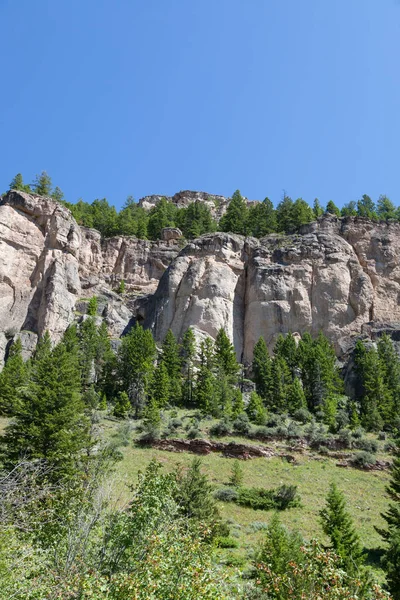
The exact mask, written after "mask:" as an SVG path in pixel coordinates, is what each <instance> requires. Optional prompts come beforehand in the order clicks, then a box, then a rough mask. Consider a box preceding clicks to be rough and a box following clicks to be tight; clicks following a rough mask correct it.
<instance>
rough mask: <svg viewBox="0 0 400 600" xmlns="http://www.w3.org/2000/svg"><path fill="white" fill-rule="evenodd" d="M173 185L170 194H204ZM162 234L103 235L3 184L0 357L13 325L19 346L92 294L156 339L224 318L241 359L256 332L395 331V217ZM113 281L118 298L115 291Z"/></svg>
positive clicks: (344, 337)
mask: <svg viewBox="0 0 400 600" xmlns="http://www.w3.org/2000/svg"><path fill="white" fill-rule="evenodd" d="M180 194H183V196H179V195H175V196H174V198H175V199H176V202H178V200H179V198H180V200H179V201H182V202H188V201H189V200H190V201H193V199H196V196H195V194H200V196H199V199H201V198H202V197H203V196H206V197H207V198H208V197H209V195H208V194H206V195H204V194H202V193H201V192H198V193H194V192H190V194H191V195H190V197H187V196H184V194H189V192H181V193H180ZM178 196H179V198H178ZM148 198H152V197H148ZM188 198H189V200H188ZM207 201H208V200H207ZM214 206H216V204H214ZM163 237H164V239H162V240H159V241H156V242H151V241H145V240H138V239H136V238H133V237H123V236H119V237H115V238H110V239H106V240H101V238H100V234H99V233H98V232H97V231H95V230H93V229H87V228H84V227H79V225H78V224H77V223H76V221H75V220H74V219H73V217H72V215H71V214H70V212H69V211H68V209H66V208H65V207H63V206H61V205H59V204H58V203H56V202H55V201H53V200H51V199H49V198H42V197H39V196H35V195H33V194H25V193H22V192H16V191H11V192H9V193H8V194H6V195H5V196H4V197H3V198H2V199H1V201H0V306H1V311H0V357H3V356H4V354H5V353H6V349H7V346H8V344H9V343H10V342H11V340H12V339H13V338H14V337H15V336H16V335H20V336H21V339H22V341H23V346H24V349H25V352H26V355H28V354H29V353H30V352H31V351H32V349H33V348H34V345H35V343H36V340H37V337H38V336H40V335H42V333H43V332H44V331H45V330H46V329H48V330H49V331H50V332H51V335H52V337H53V339H54V340H57V339H59V338H60V336H61V335H62V333H63V331H64V330H65V328H66V327H67V326H68V324H69V323H71V322H72V321H73V320H74V319H75V318H77V317H78V318H79V313H81V312H84V306H85V302H84V299H85V298H89V297H91V296H92V295H94V294H96V295H98V296H99V298H100V302H99V305H100V314H101V316H102V317H103V318H104V319H105V320H106V322H107V324H108V326H109V328H110V332H111V334H112V335H113V336H114V337H118V336H119V335H121V334H122V333H123V331H125V330H126V329H127V328H128V327H129V326H130V325H131V324H132V322H134V320H135V319H138V320H140V322H143V323H144V325H145V326H147V327H150V328H151V329H152V330H153V332H154V334H155V336H156V338H157V339H159V340H161V339H162V338H163V337H164V335H165V333H166V331H167V330H168V328H171V329H172V330H173V332H174V333H175V334H176V335H177V336H178V337H180V336H181V335H182V333H183V332H184V331H185V330H186V329H187V328H188V327H189V326H192V327H194V329H195V331H196V333H197V334H198V336H204V335H211V336H215V334H216V332H217V331H218V329H219V328H220V327H224V328H225V329H226V331H227V332H228V334H229V336H230V337H231V339H232V340H233V342H234V344H235V348H236V351H237V355H238V358H239V359H240V360H242V361H244V362H249V361H250V360H251V354H252V348H253V346H254V343H255V342H256V341H257V340H258V338H259V336H260V335H263V336H264V337H265V339H266V341H267V343H268V344H269V345H270V346H271V345H272V344H273V343H274V340H275V339H276V337H277V335H278V334H279V333H285V332H288V331H293V332H298V333H300V334H301V333H303V332H305V331H309V332H311V333H313V334H317V333H318V331H319V330H321V329H322V330H323V331H324V333H326V334H327V335H328V336H329V337H330V339H331V340H332V341H333V342H334V344H335V346H336V349H337V351H338V353H339V354H343V353H345V352H346V351H347V349H348V348H349V345H350V344H351V343H352V340H353V339H354V338H355V337H356V336H358V335H359V334H360V333H362V332H365V333H368V334H372V333H373V332H374V331H375V332H379V330H380V329H382V328H386V329H387V330H389V331H390V332H391V333H392V335H393V336H395V335H397V332H398V330H399V329H398V326H397V323H399V322H400V301H399V299H400V224H398V223H386V222H380V223H373V222H371V221H368V220H366V219H362V218H357V217H348V218H342V219H338V218H336V217H333V216H325V217H323V218H320V219H319V220H318V221H317V222H315V223H311V224H309V225H307V226H303V228H302V229H301V230H300V231H299V233H298V234H296V235H290V236H284V235H277V234H275V235H271V236H267V237H265V238H263V239H261V240H257V239H255V238H244V237H242V236H236V235H231V234H226V233H216V234H209V235H204V236H202V237H201V238H199V239H197V240H193V241H190V242H188V243H187V244H186V245H185V247H183V248H181V247H180V246H181V245H182V239H181V238H180V232H179V230H175V229H170V230H168V231H165V235H163ZM122 279H123V280H124V281H125V282H126V287H127V292H128V293H127V294H125V295H124V296H123V297H121V296H120V295H118V294H117V293H115V290H116V288H117V287H118V284H119V282H120V281H121V280H122ZM377 335H378V333H377Z"/></svg>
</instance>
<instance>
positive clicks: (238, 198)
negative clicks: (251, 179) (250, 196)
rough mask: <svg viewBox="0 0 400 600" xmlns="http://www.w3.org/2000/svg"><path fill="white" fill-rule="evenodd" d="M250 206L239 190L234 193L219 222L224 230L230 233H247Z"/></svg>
mask: <svg viewBox="0 0 400 600" xmlns="http://www.w3.org/2000/svg"><path fill="white" fill-rule="evenodd" d="M247 218H248V208H247V203H246V200H245V199H244V198H243V197H242V195H241V193H240V191H239V190H236V192H235V193H234V194H233V196H232V198H231V201H230V202H229V204H228V208H227V209H226V213H225V214H224V216H223V217H222V219H221V220H220V222H219V226H220V228H221V230H222V231H227V232H229V233H238V234H240V235H246V234H247Z"/></svg>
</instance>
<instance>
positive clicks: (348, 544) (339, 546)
mask: <svg viewBox="0 0 400 600" xmlns="http://www.w3.org/2000/svg"><path fill="white" fill-rule="evenodd" d="M320 516H321V523H322V529H323V531H324V533H325V534H326V535H327V536H329V539H330V541H331V544H332V548H333V549H334V551H335V552H336V554H337V555H338V556H339V557H340V558H341V560H342V562H343V566H344V568H345V570H346V571H347V572H348V573H349V574H355V573H357V572H358V570H359V569H360V567H361V565H362V563H363V552H362V547H361V543H360V539H359V536H358V534H357V532H356V530H355V528H354V525H353V522H352V520H351V517H350V515H349V514H348V512H347V511H346V502H345V499H344V496H343V493H342V492H341V491H340V490H339V489H338V488H337V487H336V485H335V484H334V483H332V484H331V486H330V488H329V493H328V496H327V499H326V507H325V508H324V509H323V510H322V511H321V512H320Z"/></svg>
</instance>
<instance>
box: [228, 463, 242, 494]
mask: <svg viewBox="0 0 400 600" xmlns="http://www.w3.org/2000/svg"><path fill="white" fill-rule="evenodd" d="M229 483H230V484H231V485H232V486H233V487H240V486H241V485H242V483H243V469H242V466H241V464H240V462H239V461H238V460H235V461H234V463H233V465H232V469H231V475H230V477H229Z"/></svg>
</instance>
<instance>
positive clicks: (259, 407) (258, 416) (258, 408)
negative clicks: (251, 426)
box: [246, 392, 267, 425]
mask: <svg viewBox="0 0 400 600" xmlns="http://www.w3.org/2000/svg"><path fill="white" fill-rule="evenodd" d="M246 413H247V415H248V417H249V419H250V421H251V422H252V423H255V424H256V425H265V423H266V421H267V411H266V409H265V406H264V404H263V401H262V398H261V397H260V396H259V395H258V394H257V392H251V394H250V400H249V403H248V405H247V406H246Z"/></svg>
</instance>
